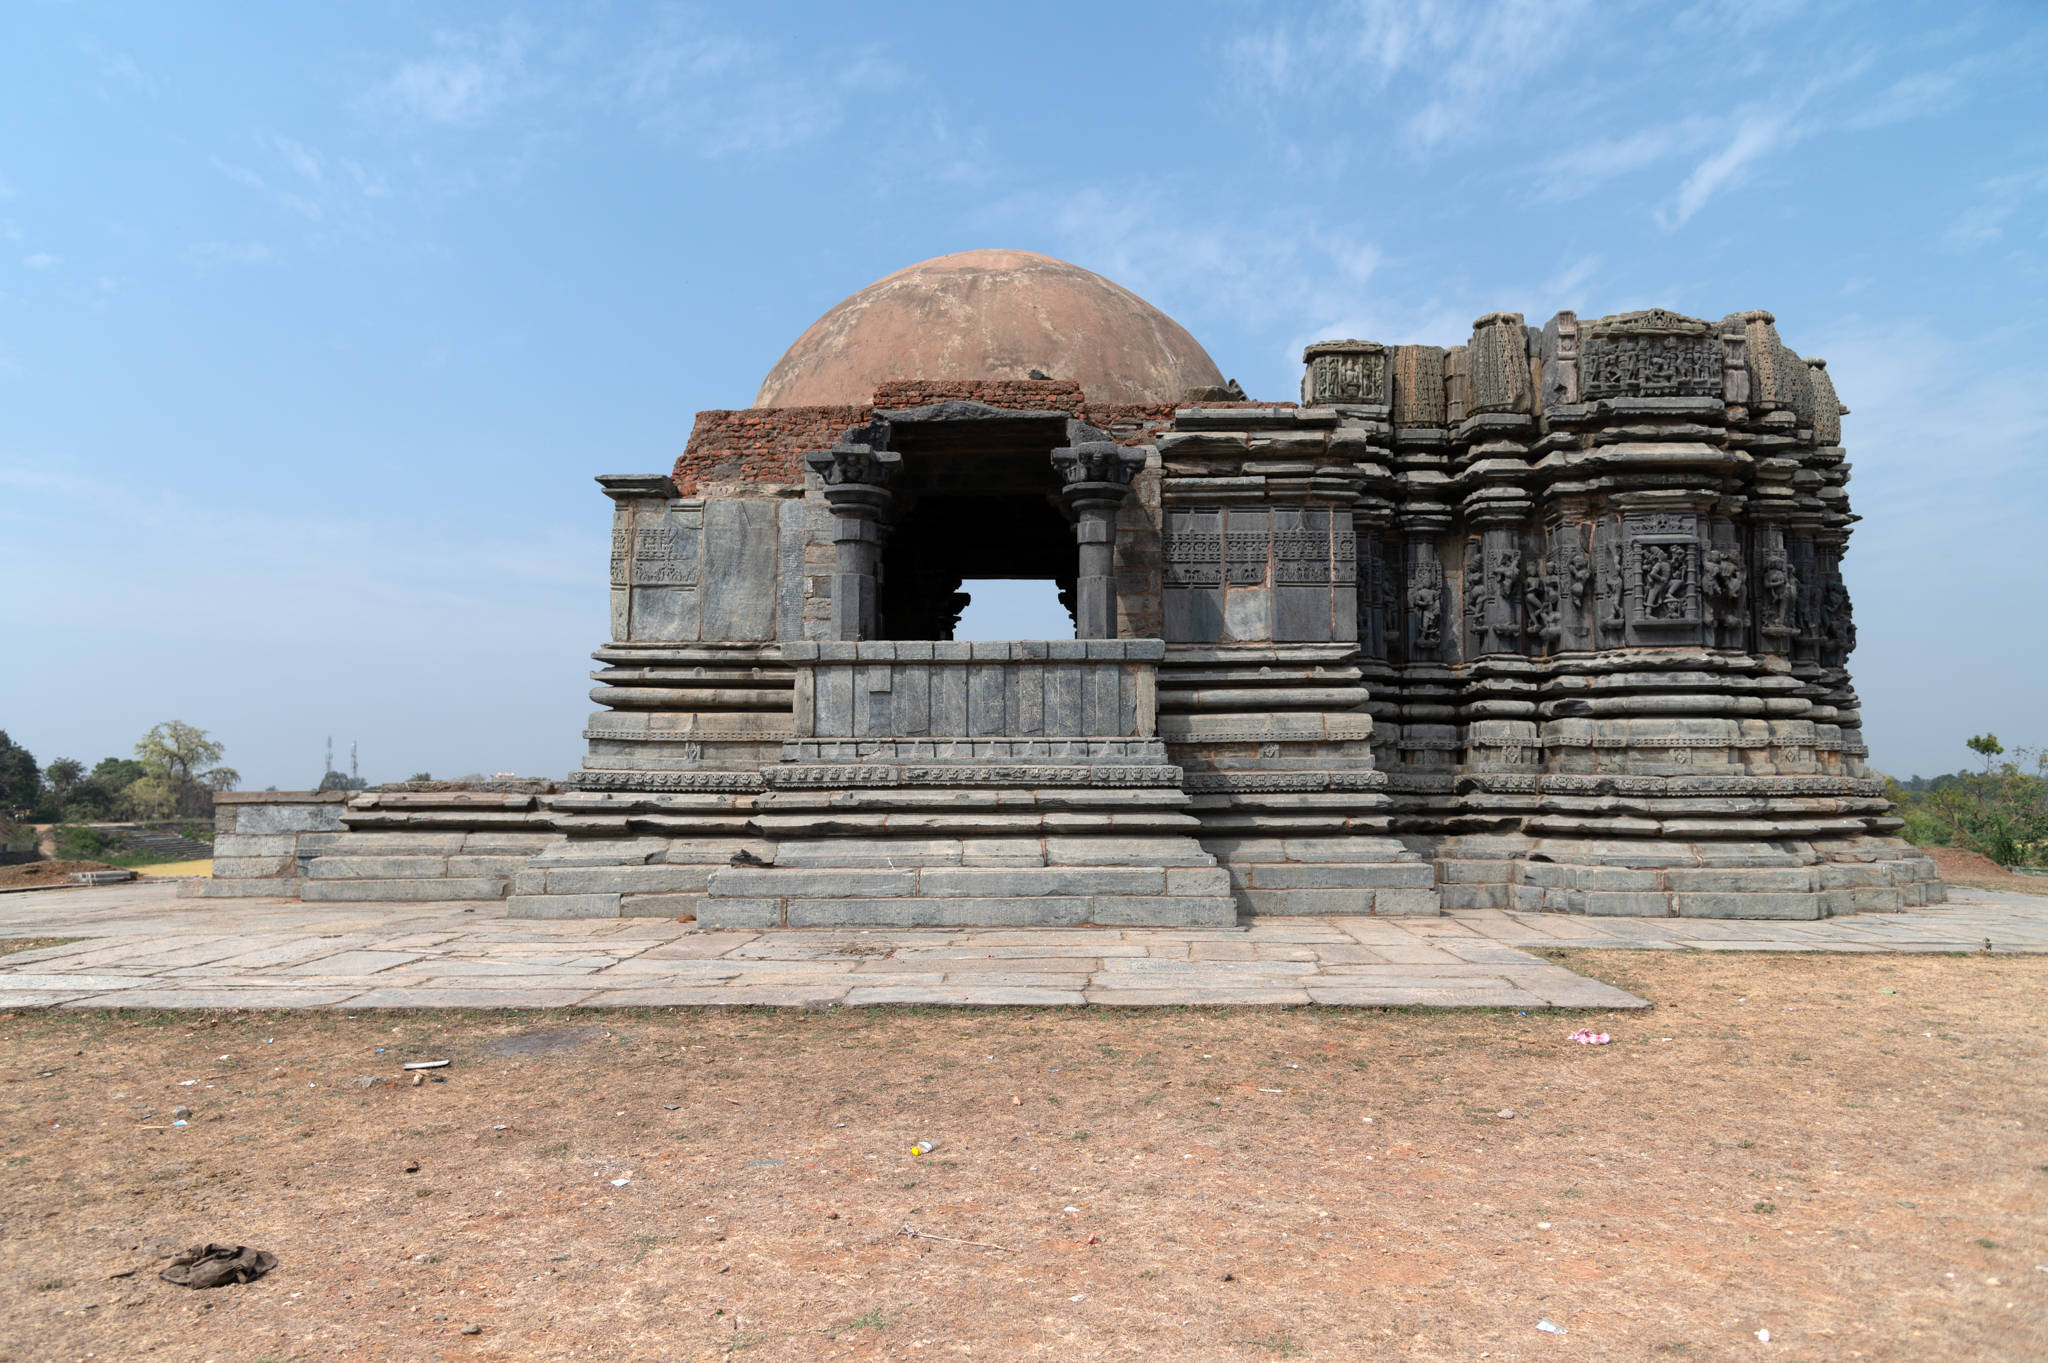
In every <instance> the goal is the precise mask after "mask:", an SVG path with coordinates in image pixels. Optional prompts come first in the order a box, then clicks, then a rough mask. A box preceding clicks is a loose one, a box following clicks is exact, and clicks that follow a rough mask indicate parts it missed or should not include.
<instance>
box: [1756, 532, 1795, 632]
mask: <svg viewBox="0 0 2048 1363" xmlns="http://www.w3.org/2000/svg"><path fill="white" fill-rule="evenodd" d="M1763 607H1764V625H1763V630H1764V633H1765V634H1771V635H1786V634H1793V633H1796V632H1798V629H1799V579H1798V577H1797V576H1796V575H1795V574H1794V573H1793V571H1792V565H1791V563H1790V562H1788V561H1787V560H1786V558H1785V555H1784V552H1783V551H1782V550H1777V549H1773V550H1771V551H1770V552H1769V553H1768V554H1767V555H1765V557H1764V584H1763Z"/></svg>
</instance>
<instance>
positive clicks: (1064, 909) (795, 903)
mask: <svg viewBox="0 0 2048 1363" xmlns="http://www.w3.org/2000/svg"><path fill="white" fill-rule="evenodd" d="M715 903H716V901H707V908H706V912H707V914H709V913H716V909H715V908H712V907H709V905H711V904H715ZM1094 909H1095V901H1094V900H1093V899H1090V898H1087V897H1084V896H1071V895H1047V896H1032V897H1030V898H1023V899H999V898H976V897H971V896H961V897H957V898H949V897H940V896H931V897H919V898H915V899H797V900H791V901H789V926H791V927H793V928H835V927H891V928H920V927H991V928H1020V927H1072V926H1075V925H1076V924H1080V923H1086V922H1090V921H1092V915H1093V913H1094Z"/></svg>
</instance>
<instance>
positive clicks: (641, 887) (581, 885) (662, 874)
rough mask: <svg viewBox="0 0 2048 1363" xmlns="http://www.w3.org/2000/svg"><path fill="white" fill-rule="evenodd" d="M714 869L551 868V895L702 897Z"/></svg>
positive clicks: (549, 876) (654, 867)
mask: <svg viewBox="0 0 2048 1363" xmlns="http://www.w3.org/2000/svg"><path fill="white" fill-rule="evenodd" d="M714 870H715V868H713V867H710V866H668V865H663V864H656V865H653V866H577V867H566V868H565V867H549V868H548V872H547V878H548V880H547V884H548V893H549V894H632V893H642V894H652V893H656V892H659V891H671V892H672V891H678V890H686V891H693V892H696V893H699V894H701V893H703V892H704V891H705V890H706V889H708V888H709V887H710V883H711V876H712V874H713V872H714Z"/></svg>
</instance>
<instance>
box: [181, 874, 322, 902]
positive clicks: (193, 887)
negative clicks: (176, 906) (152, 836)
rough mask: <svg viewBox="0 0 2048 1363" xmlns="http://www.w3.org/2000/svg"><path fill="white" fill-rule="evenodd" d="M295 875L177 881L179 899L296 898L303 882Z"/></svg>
mask: <svg viewBox="0 0 2048 1363" xmlns="http://www.w3.org/2000/svg"><path fill="white" fill-rule="evenodd" d="M303 883H304V882H302V881H301V880H300V879H299V878H298V877H297V876H280V877H277V878H276V879H271V880H265V879H258V878H253V877H252V878H250V879H244V880H238V879H227V880H222V879H214V880H184V881H180V882H178V898H180V899H297V898H298V897H299V886H300V885H301V884H303Z"/></svg>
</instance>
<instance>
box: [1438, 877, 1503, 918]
mask: <svg viewBox="0 0 2048 1363" xmlns="http://www.w3.org/2000/svg"><path fill="white" fill-rule="evenodd" d="M1440 893H1441V894H1442V895H1443V906H1444V909H1445V911H1446V912H1448V911H1450V910H1454V909H1505V908H1506V907H1507V906H1508V887H1507V882H1506V881H1501V882H1499V883H1497V884H1493V885H1468V884H1461V883H1458V882H1455V881H1447V882H1446V883H1445V884H1444V885H1443V886H1442V889H1441V891H1440Z"/></svg>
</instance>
